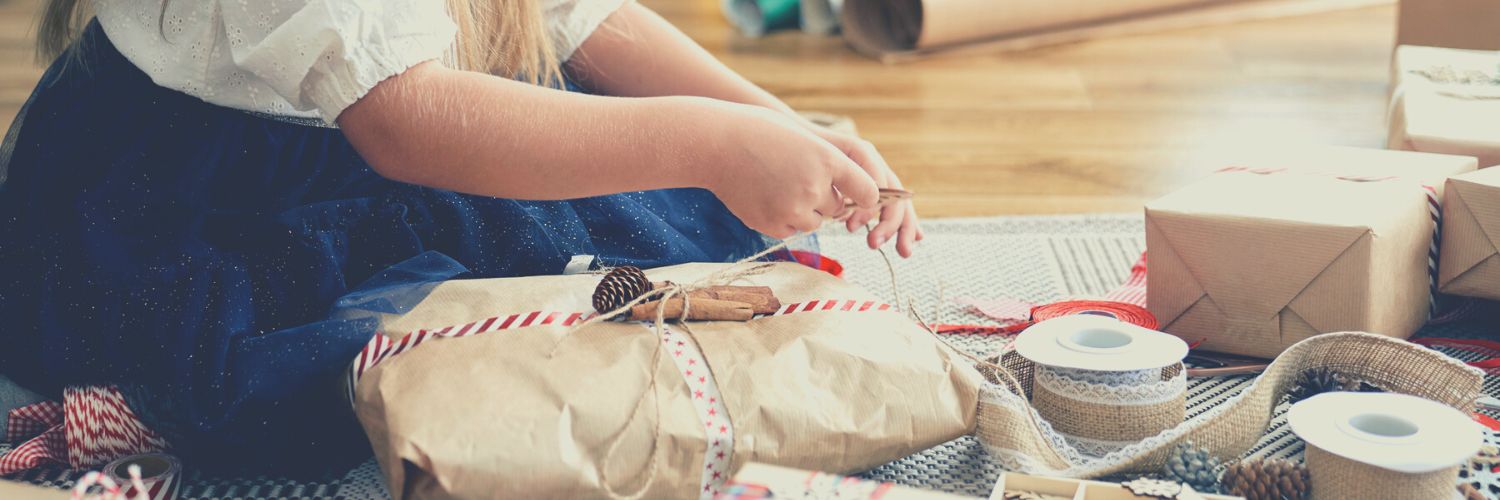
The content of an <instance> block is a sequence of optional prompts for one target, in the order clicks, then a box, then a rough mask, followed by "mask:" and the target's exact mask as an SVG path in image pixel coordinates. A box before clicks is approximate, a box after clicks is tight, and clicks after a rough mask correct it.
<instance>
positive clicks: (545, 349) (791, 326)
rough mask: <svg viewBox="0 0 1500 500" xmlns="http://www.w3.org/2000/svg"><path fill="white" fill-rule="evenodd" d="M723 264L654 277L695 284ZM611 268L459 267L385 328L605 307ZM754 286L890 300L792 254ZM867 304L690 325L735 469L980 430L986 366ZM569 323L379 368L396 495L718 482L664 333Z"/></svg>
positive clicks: (364, 384) (480, 338)
mask: <svg viewBox="0 0 1500 500" xmlns="http://www.w3.org/2000/svg"><path fill="white" fill-rule="evenodd" d="M723 266H724V265H723V264H688V265H682V266H673V267H668V268H661V269H654V270H649V271H647V274H648V275H649V276H650V278H651V279H652V280H654V281H664V280H670V281H675V282H678V283H693V282H695V281H696V280H698V279H701V278H702V277H703V276H705V275H708V274H710V273H711V272H712V271H714V270H717V269H722V267H723ZM598 280H599V277H598V276H591V275H573V276H548V277H530V278H506V279H487V280H459V281H449V282H445V283H443V284H441V285H439V286H437V287H436V288H434V289H433V291H432V292H431V294H430V295H429V296H427V297H426V298H425V299H424V300H423V301H422V302H421V303H419V304H418V305H417V306H416V307H415V308H414V309H413V310H411V311H409V312H408V313H406V314H405V315H402V316H400V317H396V318H390V319H388V321H387V322H386V323H385V324H384V325H383V331H387V332H392V333H394V332H410V331H416V330H418V329H424V328H428V329H430V328H441V327H444V326H448V325H464V324H465V323H468V322H481V321H487V320H486V318H490V317H494V316H495V315H497V314H502V313H504V314H514V313H518V312H519V313H524V312H526V311H564V312H566V311H574V312H581V311H589V310H590V309H591V308H590V306H589V296H590V293H591V292H592V290H593V288H594V286H595V284H596V283H597V282H598ZM738 284H753V285H766V286H770V287H771V288H772V289H773V290H774V291H775V293H776V294H777V296H778V297H779V298H780V299H781V301H782V302H783V303H784V304H788V305H790V304H806V303H808V302H809V301H814V300H819V301H826V300H829V299H835V300H837V301H842V302H840V304H847V303H849V302H848V301H855V302H856V303H858V304H861V305H863V304H864V303H867V302H874V301H876V298H875V297H874V296H872V295H870V294H869V293H868V292H866V291H864V290H861V289H859V288H858V287H855V286H852V285H849V284H847V283H845V282H843V281H842V280H839V279H837V278H834V277H832V276H830V275H828V274H826V273H822V272H820V271H816V270H812V269H809V268H806V267H803V266H800V265H797V264H786V263H782V264H775V265H773V266H772V268H771V270H770V271H769V272H767V273H765V274H760V275H756V276H753V277H750V278H747V279H743V280H740V281H739V282H738ZM820 304H826V302H824V303H820ZM788 307H790V306H788ZM859 309H860V308H858V307H855V308H851V310H849V311H845V310H843V308H842V306H841V305H840V306H838V307H835V308H833V309H832V310H825V309H823V306H821V305H819V306H818V307H815V308H813V309H812V310H808V311H800V312H796V313H793V314H785V315H774V316H766V317H760V318H757V319H754V320H752V321H750V322H748V323H737V322H693V323H690V324H689V325H688V326H689V327H690V328H691V333H690V337H691V339H693V342H694V343H695V344H696V345H697V346H699V347H700V348H701V351H702V353H703V355H704V358H705V359H706V364H707V365H708V366H707V367H708V368H709V369H710V370H711V373H712V376H713V379H714V380H715V381H716V383H717V387H718V389H719V390H720V391H721V393H722V395H723V402H724V403H725V404H726V405H727V409H728V412H729V419H730V420H731V421H732V423H733V429H732V435H733V439H732V444H733V450H732V452H731V453H730V455H731V456H729V457H726V458H727V459H728V460H727V462H729V464H728V465H720V468H723V469H724V471H725V472H728V471H729V470H733V469H732V467H735V466H738V465H740V464H745V463H749V462H751V461H756V462H765V463H771V464H776V465H781V466H787V467H796V468H804V469H818V470H827V471H831V472H837V473H848V472H854V471H860V470H865V469H868V468H870V467H874V466H876V465H879V464H882V463H885V462H888V461H891V460H895V459H897V458H901V457H904V456H907V455H909V454H911V453H914V452H916V451H919V450H922V449H926V448H929V447H931V446H935V445H937V444H940V443H943V442H946V441H948V440H951V439H954V438H956V437H958V436H961V435H964V434H967V433H969V432H971V431H972V429H973V427H974V425H975V412H976V411H977V407H978V387H979V385H980V384H981V383H982V377H980V375H979V373H978V372H977V371H975V370H974V368H973V367H972V366H971V365H970V364H968V363H964V362H961V360H956V359H953V358H951V356H953V355H952V354H951V352H950V351H947V350H945V348H943V347H942V346H940V345H939V344H938V343H937V341H936V340H934V339H933V338H932V337H931V336H930V334H928V333H926V332H925V331H923V330H921V329H920V328H919V327H917V326H916V325H915V324H913V322H911V321H910V320H908V319H907V318H906V317H905V316H904V314H903V313H900V312H896V311H894V310H879V308H878V307H872V308H870V309H869V310H867V311H863V312H861V311H859ZM502 316H503V314H502ZM564 322H565V321H562V320H559V321H554V322H550V323H549V322H548V321H543V320H536V321H535V322H534V323H533V324H532V325H531V326H528V327H525V328H519V329H508V330H498V331H491V332H488V333H485V334H482V335H470V336H464V337H458V338H436V339H434V340H428V341H425V342H424V343H422V344H420V345H416V347H414V348H411V349H409V350H406V351H404V352H402V353H401V354H400V355H399V356H391V357H389V358H387V359H385V360H384V361H382V362H381V363H380V364H378V365H375V366H374V367H373V368H371V369H369V370H368V371H366V372H364V376H363V378H361V379H360V380H359V381H358V383H357V384H356V386H355V410H356V414H357V415H358V417H359V419H360V422H361V423H362V424H363V425H364V427H365V430H366V433H367V434H368V435H369V437H370V441H371V443H372V445H373V446H374V449H375V454H376V458H377V459H378V461H379V462H380V465H381V468H382V470H383V472H384V473H385V477H386V479H387V484H388V485H389V486H390V489H391V491H392V493H393V494H394V495H395V496H396V498H398V499H399V498H406V497H415V498H599V497H606V496H632V495H636V494H639V495H641V498H692V497H697V496H698V494H699V493H701V488H702V474H701V471H704V470H705V463H706V460H705V458H706V457H705V453H706V452H707V451H709V448H710V447H711V446H712V444H711V443H710V442H708V441H707V439H708V438H707V433H706V432H705V428H704V424H703V423H702V422H701V420H700V419H701V418H702V417H700V416H699V415H698V410H696V409H695V406H694V405H695V403H694V402H693V400H692V398H693V397H694V395H695V392H696V391H692V390H690V386H689V385H688V382H687V381H686V380H685V377H684V375H683V373H682V372H680V371H679V368H678V367H677V365H676V364H675V362H674V361H673V360H672V359H671V358H670V357H669V355H668V354H663V353H665V352H666V351H662V350H661V349H660V348H659V347H658V346H659V345H661V344H662V343H663V342H662V340H659V338H658V337H657V335H656V332H655V331H653V330H652V329H650V328H648V325H646V324H643V323H638V322H637V323H624V322H600V323H594V324H590V325H587V326H584V327H581V328H577V327H576V326H577V324H575V325H574V326H563V325H562V324H561V323H564ZM543 323H548V324H543ZM671 328H673V332H674V334H675V333H678V332H681V331H682V328H681V327H680V326H673V327H671ZM393 338H394V337H393ZM726 479H727V478H726Z"/></svg>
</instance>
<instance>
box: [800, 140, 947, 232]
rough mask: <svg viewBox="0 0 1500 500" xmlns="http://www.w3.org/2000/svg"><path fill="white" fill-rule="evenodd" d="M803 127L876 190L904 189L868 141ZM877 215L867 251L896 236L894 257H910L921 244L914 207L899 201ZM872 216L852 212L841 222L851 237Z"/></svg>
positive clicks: (870, 212) (865, 211)
mask: <svg viewBox="0 0 1500 500" xmlns="http://www.w3.org/2000/svg"><path fill="white" fill-rule="evenodd" d="M805 126H806V127H807V128H808V129H809V130H812V132H813V133H814V134H816V135H817V136H818V137H821V138H822V139H823V140H825V141H827V142H828V143H829V144H833V145H834V147H836V148H838V150H839V151H841V152H842V153H843V154H844V156H847V157H848V158H849V159H850V160H853V161H854V162H855V163H857V164H859V166H860V168H862V169H864V171H865V172H866V173H868V174H869V175H870V177H871V178H872V179H874V180H875V184H876V185H877V186H879V187H881V188H895V189H905V187H903V186H902V185H901V179H900V178H897V177H896V173H895V172H892V171H891V167H890V165H887V164H886V162H885V158H884V157H881V156H880V152H879V151H876V150H875V145H873V144H870V141H867V140H864V139H861V138H859V137H855V136H852V135H848V134H844V133H840V132H834V131H832V130H829V129H827V128H825V127H822V126H818V125H816V124H813V123H812V122H805ZM879 211H880V213H879V216H880V222H879V223H878V224H876V225H875V228H874V229H871V230H870V234H869V237H868V238H867V239H866V242H867V243H868V244H869V245H870V248H871V249H874V248H878V247H879V246H880V245H883V244H885V242H886V241H888V240H890V239H891V236H892V235H896V253H899V254H901V256H902V257H911V254H912V251H913V250H914V249H915V247H916V242H918V241H922V238H923V234H922V226H921V224H920V223H918V221H917V209H916V207H914V206H912V204H911V201H910V200H901V201H899V202H895V203H891V204H888V205H886V206H884V207H881V208H880V209H879ZM875 212H876V211H875V210H872V209H868V208H858V209H855V210H854V213H853V214H851V215H849V219H848V220H846V221H845V225H846V226H847V227H848V229H849V232H851V233H852V232H854V230H855V229H856V228H859V227H863V226H864V225H865V224H866V223H868V222H870V221H871V220H873V219H874V218H875V216H876V215H877V214H876V213H875Z"/></svg>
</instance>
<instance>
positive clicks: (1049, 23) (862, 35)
mask: <svg viewBox="0 0 1500 500" xmlns="http://www.w3.org/2000/svg"><path fill="white" fill-rule="evenodd" d="M1230 1H1233V0H846V1H845V3H844V10H843V23H844V38H845V39H847V40H848V41H849V44H850V45H853V46H854V48H855V49H857V50H859V51H861V52H864V53H867V54H873V55H880V54H885V53H891V52H906V51H914V50H927V49H937V48H943V47H949V46H956V45H962V44H966V43H973V42H981V41H986V40H990V39H996V38H1002V37H1007V36H1012V35H1021V34H1026V33H1034V32H1039V31H1045V30H1051V29H1060V28H1069V27H1077V26H1081V25H1086V24H1091V23H1098V22H1104V21H1109V20H1114V19H1119V18H1124V17H1131V16H1138V15H1145V14H1152V13H1157V12H1164V11H1171V10H1174V9H1180V8H1184V7H1191V6H1196V5H1207V4H1216V3H1229V2H1230Z"/></svg>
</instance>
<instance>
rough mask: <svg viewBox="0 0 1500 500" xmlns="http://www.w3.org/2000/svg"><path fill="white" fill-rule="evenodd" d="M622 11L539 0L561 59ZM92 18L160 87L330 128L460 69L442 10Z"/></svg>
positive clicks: (301, 3)
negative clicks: (420, 67) (433, 72)
mask: <svg viewBox="0 0 1500 500" xmlns="http://www.w3.org/2000/svg"><path fill="white" fill-rule="evenodd" d="M625 1H627V0H541V2H542V7H543V8H544V9H545V10H544V12H545V21H546V23H547V30H548V33H549V36H550V38H551V40H552V43H553V46H554V48H555V49H556V50H557V54H558V56H559V57H560V58H562V59H564V60H566V59H567V58H568V57H569V56H571V55H572V54H573V52H574V51H575V50H576V49H577V48H578V46H579V45H581V44H582V43H583V41H584V40H585V39H587V38H588V36H589V34H590V33H592V32H593V30H594V28H596V27H598V26H599V23H601V22H603V21H604V19H605V18H606V17H609V15H610V14H611V13H613V12H614V11H615V10H616V9H618V8H619V7H620V5H621V4H622V3H624V2H625ZM163 2H165V5H166V10H165V11H163V9H162V5H163ZM95 12H96V14H97V16H98V19H99V23H100V25H102V26H103V28H104V32H105V34H107V35H108V36H109V39H110V41H111V42H113V43H114V45H115V47H116V48H118V49H119V50H120V53H122V54H124V55H125V57H126V58H128V59H130V61H131V62H132V63H134V64H135V65H136V67H138V68H140V69H141V70H142V71H144V72H146V74H148V75H150V76H151V79H152V80H153V81H155V82H156V84H157V85H161V86H163V87H167V88H170V89H173V90H177V91H181V92H183V93H186V94H189V95H192V96H195V97H198V98H200V99H203V100H204V101H207V102H209V103H213V104H217V105H220V106H225V107H230V108H235V109H241V110H246V111H252V112H259V113H268V114H273V115H279V116H287V117H299V118H321V119H322V120H324V121H326V122H328V123H332V122H333V120H334V119H335V118H337V117H338V116H339V113H341V112H343V111H344V108H346V107H348V106H349V105H350V104H353V103H354V101H356V100H358V99H359V98H360V97H363V96H364V95H365V93H367V92H369V91H370V88H372V87H374V86H375V84H377V83H380V81H382V80H384V79H386V78H389V77H391V76H393V75H396V74H399V73H401V72H402V71H405V70H406V69H407V68H410V67H412V66H414V65H416V64H417V63H420V62H424V61H430V60H434V59H445V58H448V57H451V52H450V48H451V47H452V45H453V42H454V33H455V31H456V28H455V26H454V24H453V21H452V20H451V19H449V17H448V14H447V9H446V2H444V1H443V0H98V1H97V2H96V3H95Z"/></svg>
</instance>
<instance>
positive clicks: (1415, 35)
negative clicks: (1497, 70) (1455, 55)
mask: <svg viewBox="0 0 1500 500" xmlns="http://www.w3.org/2000/svg"><path fill="white" fill-rule="evenodd" d="M1400 3H1401V8H1400V10H1399V11H1398V12H1397V14H1396V44H1397V45H1425V46H1429V47H1449V48H1455V49H1478V50H1500V29H1496V28H1495V27H1496V26H1500V2H1496V1H1495V0H1401V2H1400Z"/></svg>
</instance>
